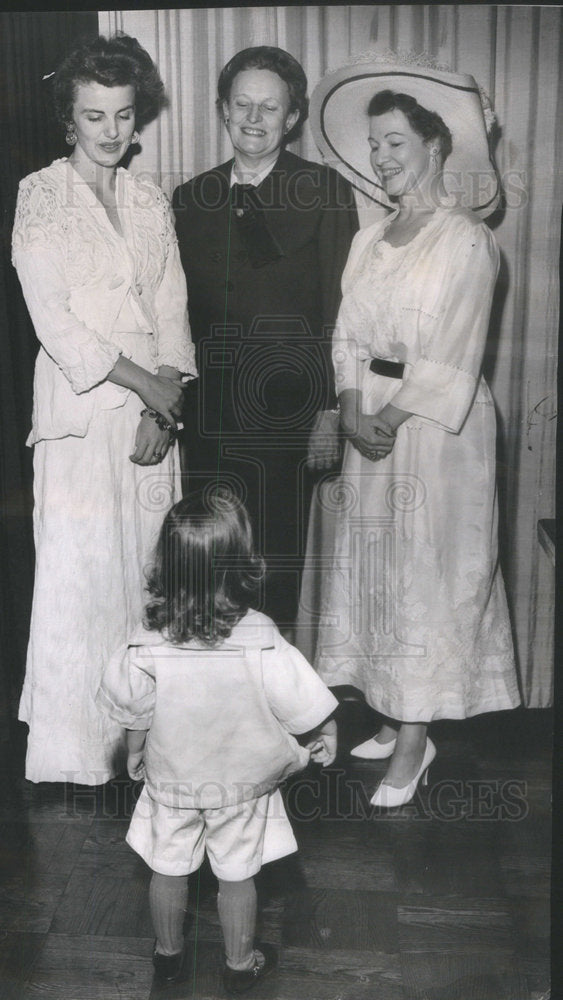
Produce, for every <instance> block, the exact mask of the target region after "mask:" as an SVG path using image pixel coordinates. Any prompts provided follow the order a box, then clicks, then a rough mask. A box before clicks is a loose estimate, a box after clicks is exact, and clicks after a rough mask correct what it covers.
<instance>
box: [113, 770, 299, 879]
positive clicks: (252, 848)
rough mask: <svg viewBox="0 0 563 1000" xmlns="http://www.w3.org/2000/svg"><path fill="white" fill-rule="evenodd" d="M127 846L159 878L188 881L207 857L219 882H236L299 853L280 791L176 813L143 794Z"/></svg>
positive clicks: (176, 809)
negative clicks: (184, 877)
mask: <svg viewBox="0 0 563 1000" xmlns="http://www.w3.org/2000/svg"><path fill="white" fill-rule="evenodd" d="M126 840H127V843H128V844H129V846H130V847H132V848H133V850H134V851H136V852H137V854H140V855H141V857H142V858H143V860H144V861H146V863H147V865H148V866H149V868H152V870H153V871H155V872H160V874H161V875H189V874H190V872H194V871H197V869H198V868H199V867H200V865H201V863H202V861H203V857H204V854H205V851H207V855H208V857H209V863H210V865H211V868H212V869H213V872H214V873H215V875H216V876H217V878H220V879H224V880H225V881H226V882H240V881H242V879H245V878H250V877H251V876H252V875H256V873H257V872H259V871H260V868H261V867H262V865H263V864H266V862H268V861H275V860H276V859H277V858H283V857H285V856H286V854H292V853H293V852H294V851H296V850H297V842H296V840H295V837H294V835H293V830H292V829H291V824H290V822H289V819H288V818H287V813H286V811H285V806H284V803H283V799H282V797H281V793H280V791H279V789H276V790H275V791H273V792H269V793H268V794H266V795H262V796H260V798H258V799H249V800H248V801H246V802H241V803H240V804H239V805H236V806H225V807H224V808H221V809H178V808H176V807H174V806H165V805H163V804H162V803H161V802H156V801H155V799H151V797H150V795H149V794H148V792H147V790H146V787H145V788H143V790H142V792H141V794H140V796H139V800H138V802H137V805H136V807H135V811H134V813H133V816H132V819H131V825H130V826H129V830H128V833H127V837H126Z"/></svg>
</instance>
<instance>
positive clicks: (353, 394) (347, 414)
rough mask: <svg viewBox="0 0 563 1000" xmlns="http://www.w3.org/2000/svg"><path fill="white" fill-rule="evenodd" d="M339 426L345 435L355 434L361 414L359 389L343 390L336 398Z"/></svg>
mask: <svg viewBox="0 0 563 1000" xmlns="http://www.w3.org/2000/svg"><path fill="white" fill-rule="evenodd" d="M338 405H339V407H340V426H341V427H342V430H343V431H344V433H345V434H348V435H349V434H356V432H357V430H358V427H359V423H360V415H361V412H362V393H361V391H360V390H359V389H343V390H342V392H341V393H340V395H339V397H338Z"/></svg>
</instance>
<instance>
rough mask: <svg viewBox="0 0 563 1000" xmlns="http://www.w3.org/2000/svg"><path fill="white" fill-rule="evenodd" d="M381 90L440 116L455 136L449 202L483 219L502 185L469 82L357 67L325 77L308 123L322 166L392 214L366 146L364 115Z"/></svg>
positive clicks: (416, 70)
mask: <svg viewBox="0 0 563 1000" xmlns="http://www.w3.org/2000/svg"><path fill="white" fill-rule="evenodd" d="M381 90H393V91H395V92H398V93H403V94H409V95H410V96H411V97H414V98H415V99H416V100H417V101H418V103H419V104H420V105H421V106H422V107H424V108H426V109H427V110H429V111H434V112H436V113H437V114H439V115H440V117H441V118H442V119H443V121H444V122H445V124H446V125H447V126H448V128H449V130H450V132H451V134H452V146H453V148H452V152H451V154H450V156H449V157H448V158H447V160H446V162H445V164H444V168H443V179H444V185H445V187H446V191H447V192H448V195H449V196H450V197H452V198H453V199H454V201H455V202H456V203H457V204H459V205H462V206H463V207H464V208H469V209H472V210H473V211H475V212H476V213H478V214H479V215H480V216H482V217H483V218H484V217H486V216H487V215H490V213H491V212H493V211H494V209H495V208H496V207H497V205H498V202H499V197H500V183H499V178H498V175H497V172H496V170H495V167H494V164H493V163H492V161H491V158H490V154H489V145H488V140H487V132H486V128H485V121H484V118H483V110H482V106H481V99H480V95H479V88H478V87H477V84H476V82H475V80H474V79H473V77H472V76H469V75H467V74H460V73H446V72H442V71H439V70H434V69H428V68H427V67H418V66H408V67H401V66H397V65H391V64H388V65H386V64H382V63H376V62H374V63H369V62H364V63H356V64H354V65H351V66H344V67H342V68H341V69H339V70H337V71H336V72H334V73H330V74H328V75H327V76H325V77H323V79H322V80H321V81H320V83H319V84H318V85H317V87H316V88H315V90H314V92H313V94H312V96H311V103H310V111H309V120H310V124H311V129H312V132H313V136H314V138H315V142H316V143H317V146H318V148H319V150H320V152H321V153H322V155H323V158H324V160H325V161H326V163H327V164H328V165H329V166H331V167H334V168H335V169H336V170H338V171H339V172H340V173H341V174H343V175H344V176H345V177H347V178H348V180H350V181H351V183H352V184H353V185H354V186H355V187H357V188H359V189H360V190H361V191H363V192H364V194H366V195H367V196H368V197H369V198H372V199H373V200H375V201H377V202H379V203H380V204H382V205H385V206H386V207H387V208H391V207H393V203H392V202H391V201H390V200H389V198H388V197H387V195H386V193H385V190H384V188H383V186H382V185H381V183H380V182H379V180H378V179H377V177H376V176H375V175H374V173H373V170H372V168H371V164H370V159H369V152H370V150H369V145H368V141H367V133H368V117H367V109H368V105H369V102H370V100H371V98H372V97H373V96H374V95H375V94H376V93H378V92H379V91H381Z"/></svg>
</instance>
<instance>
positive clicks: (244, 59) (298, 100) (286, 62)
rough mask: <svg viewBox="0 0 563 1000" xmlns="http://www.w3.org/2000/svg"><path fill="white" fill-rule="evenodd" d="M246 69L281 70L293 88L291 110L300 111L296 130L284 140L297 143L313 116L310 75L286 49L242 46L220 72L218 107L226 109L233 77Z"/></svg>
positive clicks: (270, 46)
mask: <svg viewBox="0 0 563 1000" xmlns="http://www.w3.org/2000/svg"><path fill="white" fill-rule="evenodd" d="M246 69H269V70H270V72H271V73H277V75H278V76H279V77H280V79H281V80H283V81H284V83H286V84H287V89H288V90H289V110H290V111H298V112H299V118H298V119H297V121H296V123H295V125H294V126H293V128H292V129H290V131H289V132H288V133H287V135H286V136H284V140H283V141H284V143H286V142H293V141H294V140H295V139H298V138H299V136H300V135H301V129H302V127H303V123H304V122H306V121H307V118H308V116H309V98H308V97H307V77H306V76H305V71H304V69H303V67H302V66H301V64H300V63H298V62H297V59H294V57H293V56H292V55H290V54H289V52H286V51H285V49H278V48H277V47H276V46H275V45H255V46H252V47H251V48H249V49H241V51H240V52H237V53H236V55H234V56H233V58H232V59H229V61H228V63H227V64H226V66H224V67H223V69H222V70H221V73H220V74H219V80H218V82H217V93H218V97H217V101H216V104H217V108H218V109H219V111H221V109H222V105H223V101H228V100H229V96H230V93H231V87H232V85H233V80H234V78H235V76H236V75H237V74H238V73H242V72H243V70H246Z"/></svg>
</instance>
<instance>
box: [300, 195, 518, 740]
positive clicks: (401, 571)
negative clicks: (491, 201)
mask: <svg viewBox="0 0 563 1000" xmlns="http://www.w3.org/2000/svg"><path fill="white" fill-rule="evenodd" d="M390 221H391V220H390V219H386V220H384V221H383V222H379V223H376V225H375V226H372V227H369V229H366V230H362V231H361V232H360V233H358V235H357V236H356V239H355V241H354V243H353V245H352V249H351V252H350V258H349V261H348V264H347V266H346V270H345V272H344V275H343V283H342V284H343V293H344V296H343V301H342V306H341V310H340V314H339V318H338V324H337V328H336V331H335V336H334V349H333V359H334V364H335V372H336V385H337V391H338V392H341V391H342V390H343V389H345V388H356V389H360V390H361V391H362V408H363V411H364V412H366V413H377V412H378V411H379V410H381V409H382V407H383V406H384V405H385V404H386V403H387V402H389V401H391V402H392V403H393V404H394V405H395V406H397V407H399V408H401V409H403V410H406V411H408V412H410V413H412V414H413V415H412V417H410V418H409V419H408V420H406V421H405V422H404V423H403V424H402V425H401V426H400V428H399V430H398V432H397V438H396V442H395V445H394V448H393V450H392V452H391V454H390V455H389V456H388V457H387V458H385V459H384V460H382V461H379V462H376V463H373V462H370V461H369V460H368V459H365V458H363V457H362V456H361V455H360V454H359V452H358V451H357V450H356V449H354V448H353V447H352V445H351V444H349V443H348V444H347V445H346V451H345V456H344V463H343V469H342V474H341V476H340V478H339V479H338V480H337V481H336V482H335V483H334V484H333V485H332V486H331V487H330V488H329V489H328V490H325V493H324V497H323V502H324V503H325V504H326V505H328V506H329V507H330V511H331V514H332V515H333V516H334V518H335V520H336V542H335V549H334V553H333V556H332V560H331V566H330V569H329V571H328V573H327V574H326V576H325V580H324V584H323V596H322V621H321V627H320V632H319V637H318V642H317V651H316V660H315V666H316V669H317V670H318V672H319V674H320V675H321V677H322V678H323V680H324V681H325V682H326V683H327V684H329V685H331V686H332V685H338V684H352V685H354V686H355V687H357V688H359V689H360V690H361V691H363V692H364V693H365V697H366V700H367V701H368V703H369V704H370V705H371V706H372V707H373V708H375V709H376V710H377V711H379V712H381V713H382V714H384V715H386V716H389V717H390V718H392V719H395V720H400V721H405V722H428V721H431V720H432V719H440V718H463V717H466V716H471V715H476V714H478V713H481V712H489V711H494V710H497V709H506V708H512V707H514V706H516V705H517V704H519V701H520V698H519V693H518V685H517V679H516V673H515V667H514V657H513V647H512V639H511V629H510V623H509V617H508V610H507V604H506V597H505V592H504V585H503V581H502V576H501V572H500V568H499V565H498V549H497V497H496V486H495V439H496V429H495V410H494V404H493V401H492V398H491V395H490V392H489V389H488V387H487V385H486V384H485V382H484V380H483V378H482V377H481V375H480V368H481V363H482V357H483V352H484V347H485V341H486V336H487V328H488V324H489V316H490V308H491V300H492V294H493V290H494V285H495V281H496V275H497V270H498V249H497V247H496V244H495V241H494V238H493V236H492V234H491V232H490V231H489V230H488V228H487V227H486V226H485V225H484V224H483V223H481V222H479V220H477V219H476V218H474V217H473V216H472V215H471V213H469V212H466V211H464V210H461V209H454V210H446V209H443V210H442V209H441V210H438V211H436V212H435V214H434V215H433V216H432V217H431V218H430V221H429V222H428V223H427V225H426V226H425V228H423V229H422V230H421V231H420V233H419V234H418V235H417V236H416V237H415V238H414V239H413V240H412V241H411V242H410V243H409V244H407V245H406V246H403V247H392V246H391V245H390V244H389V243H387V242H386V241H385V239H384V236H385V230H386V228H387V226H388V225H389V222H390ZM374 357H378V358H382V359H386V360H391V361H396V362H402V363H404V364H405V371H404V375H403V378H402V379H393V378H388V377H384V376H382V375H376V374H374V373H372V372H371V371H370V369H369V364H370V360H371V359H372V358H374Z"/></svg>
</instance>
